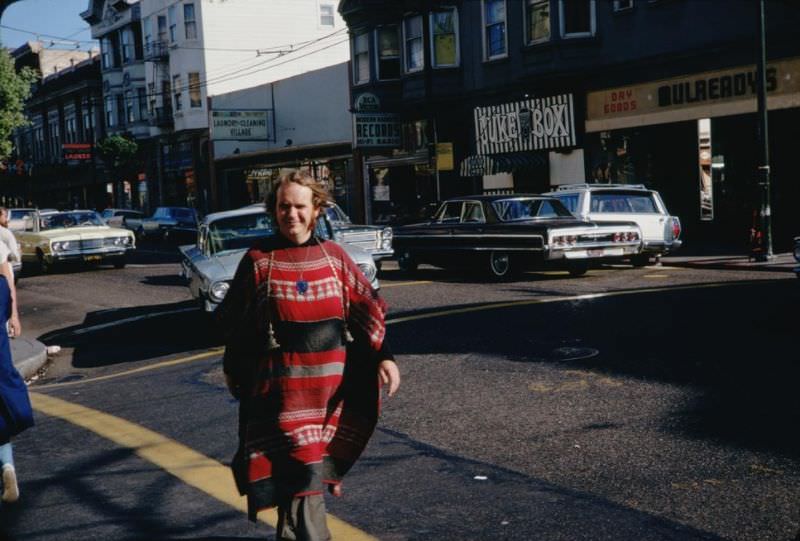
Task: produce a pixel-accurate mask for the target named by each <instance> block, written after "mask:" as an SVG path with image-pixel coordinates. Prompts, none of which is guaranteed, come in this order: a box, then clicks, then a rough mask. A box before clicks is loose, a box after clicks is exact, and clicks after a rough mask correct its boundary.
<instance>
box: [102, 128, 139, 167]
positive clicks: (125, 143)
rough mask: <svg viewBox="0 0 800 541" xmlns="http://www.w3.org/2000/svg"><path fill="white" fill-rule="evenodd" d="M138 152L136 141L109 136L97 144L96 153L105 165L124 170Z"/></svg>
mask: <svg viewBox="0 0 800 541" xmlns="http://www.w3.org/2000/svg"><path fill="white" fill-rule="evenodd" d="M138 151H139V145H138V144H137V143H136V141H134V140H132V139H129V138H127V137H125V136H122V135H109V136H108V137H106V138H105V139H103V140H102V141H99V142H98V143H97V152H98V153H99V154H100V157H101V158H103V161H104V162H106V164H107V165H109V166H111V167H113V168H124V167H126V166H128V165H130V163H131V162H132V161H133V158H134V156H136V153H137V152H138Z"/></svg>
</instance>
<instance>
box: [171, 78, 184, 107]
mask: <svg viewBox="0 0 800 541" xmlns="http://www.w3.org/2000/svg"><path fill="white" fill-rule="evenodd" d="M172 101H173V103H174V104H175V112H176V113H177V112H178V111H180V110H182V109H183V103H181V76H180V75H173V76H172Z"/></svg>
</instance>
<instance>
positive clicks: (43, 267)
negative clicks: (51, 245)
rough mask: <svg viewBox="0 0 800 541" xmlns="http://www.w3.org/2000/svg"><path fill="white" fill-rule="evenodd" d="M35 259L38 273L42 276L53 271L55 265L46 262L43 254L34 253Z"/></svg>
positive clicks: (39, 252)
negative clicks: (37, 264)
mask: <svg viewBox="0 0 800 541" xmlns="http://www.w3.org/2000/svg"><path fill="white" fill-rule="evenodd" d="M36 258H37V259H38V260H39V272H41V273H42V274H50V273H52V272H53V270H54V269H55V263H54V262H52V261H48V260H47V257H45V255H44V253H43V252H42V251H41V250H39V251H37V252H36Z"/></svg>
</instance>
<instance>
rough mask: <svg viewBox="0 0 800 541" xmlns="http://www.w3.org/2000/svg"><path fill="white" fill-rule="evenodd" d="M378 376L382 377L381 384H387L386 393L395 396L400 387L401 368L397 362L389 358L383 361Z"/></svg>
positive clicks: (379, 366)
mask: <svg viewBox="0 0 800 541" xmlns="http://www.w3.org/2000/svg"><path fill="white" fill-rule="evenodd" d="M378 376H379V377H380V378H381V385H385V386H386V388H387V389H386V393H387V394H388V395H389V396H394V393H396V392H397V389H398V388H399V387H400V370H399V369H398V368H397V364H396V363H395V362H394V361H390V360H389V359H386V360H383V361H381V364H379V365H378Z"/></svg>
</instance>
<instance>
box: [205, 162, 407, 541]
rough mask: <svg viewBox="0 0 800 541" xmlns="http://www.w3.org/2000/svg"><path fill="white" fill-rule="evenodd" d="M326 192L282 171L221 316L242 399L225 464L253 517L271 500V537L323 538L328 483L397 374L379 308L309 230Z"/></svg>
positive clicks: (368, 429)
mask: <svg viewBox="0 0 800 541" xmlns="http://www.w3.org/2000/svg"><path fill="white" fill-rule="evenodd" d="M329 201H330V196H329V195H328V193H327V192H326V191H325V189H324V188H323V187H322V186H321V185H320V184H318V183H317V182H316V181H315V180H314V178H313V177H311V176H310V175H309V174H307V173H305V172H301V171H293V172H291V173H288V174H286V175H284V176H283V177H281V179H280V181H279V182H278V184H277V185H276V187H275V189H274V190H273V192H272V193H271V194H270V196H269V198H268V200H267V203H266V207H267V211H268V212H270V213H274V216H275V220H276V222H277V226H278V234H276V235H275V236H274V237H270V238H267V239H264V240H263V241H260V242H259V243H257V244H256V245H254V246H253V247H252V248H251V249H250V250H249V251H248V252H247V253H246V254H245V256H244V257H243V258H242V261H241V263H240V265H239V268H238V269H237V271H236V275H235V277H234V279H233V282H232V283H231V286H230V290H229V291H228V294H227V295H226V298H225V301H224V302H223V304H222V305H221V306H220V307H219V308H218V314H217V316H218V318H219V319H218V321H219V323H220V325H221V326H222V329H223V332H225V333H226V348H225V356H224V361H223V365H224V372H225V379H226V383H227V385H228V388H229V389H230V391H231V393H232V394H233V396H235V397H237V398H238V399H239V403H240V409H239V449H238V451H237V454H236V456H235V458H234V461H233V464H232V467H233V470H234V477H235V478H236V481H237V486H238V487H239V491H240V492H241V493H242V495H246V496H247V499H248V511H249V513H248V514H249V518H250V519H251V520H253V521H255V520H256V514H257V513H258V511H260V510H262V509H265V508H268V507H275V506H277V507H278V525H277V530H278V535H277V539H278V540H284V539H285V540H289V539H291V540H296V541H326V540H328V539H330V533H329V531H328V527H327V523H326V517H325V500H324V497H323V494H324V487H325V486H327V487H328V490H329V491H330V492H331V493H332V494H334V495H337V496H338V495H341V481H342V477H343V476H344V474H345V473H346V472H347V471H348V470H349V469H350V467H351V466H352V465H353V463H354V462H355V460H356V459H357V458H358V456H359V455H360V454H361V452H362V451H363V449H364V447H365V446H366V444H367V441H368V439H369V437H370V436H371V434H372V431H373V429H374V427H375V423H376V422H377V417H378V407H379V400H380V387H381V385H385V386H387V388H388V395H389V396H392V395H393V394H394V393H395V392H396V391H397V389H398V387H399V385H400V373H399V371H398V369H397V365H396V364H395V362H394V360H393V357H392V354H391V352H390V351H389V348H388V345H387V344H386V342H385V340H384V337H385V332H386V327H385V322H384V317H385V313H386V305H385V303H384V301H383V300H382V299H381V298H380V297H379V296H378V294H377V292H376V291H375V290H373V289H372V286H371V285H370V283H369V282H368V281H367V279H366V277H365V276H364V275H363V274H362V273H361V271H360V270H359V268H358V266H357V265H356V264H355V263H354V262H353V261H352V260H351V259H350V257H349V256H348V255H347V253H346V252H345V251H344V249H343V248H341V247H340V246H339V245H338V244H336V243H334V242H330V241H325V240H322V239H319V238H317V237H316V235H315V234H314V232H315V228H316V222H317V218H318V216H319V215H320V213H321V212H322V211H323V206H324V205H325V204H326V203H328V202H329Z"/></svg>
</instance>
